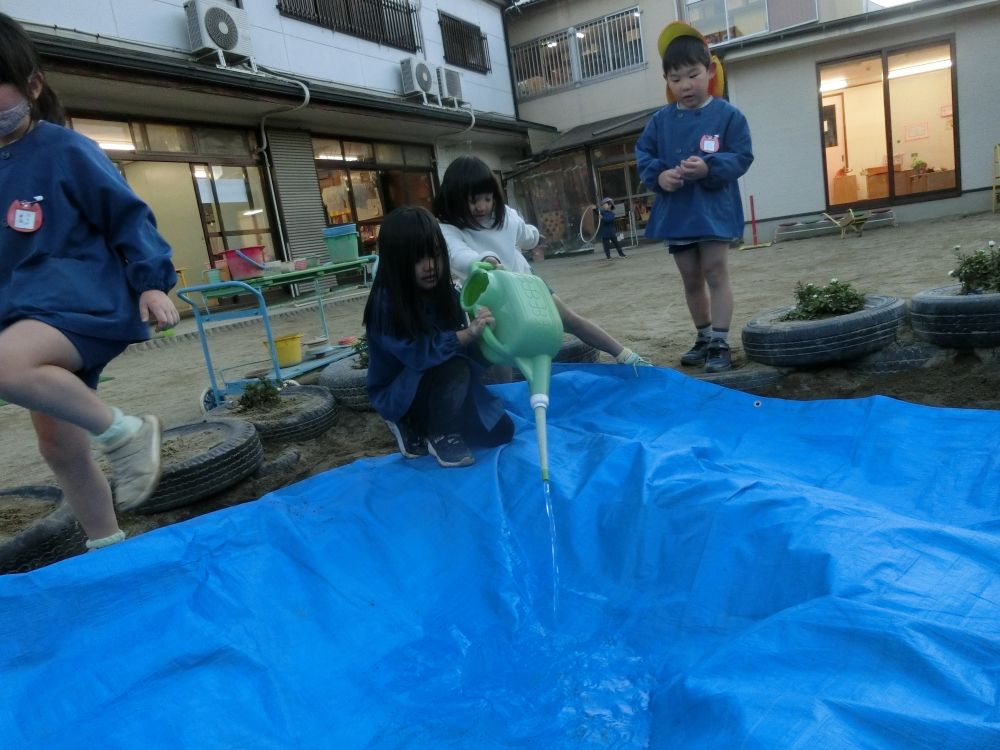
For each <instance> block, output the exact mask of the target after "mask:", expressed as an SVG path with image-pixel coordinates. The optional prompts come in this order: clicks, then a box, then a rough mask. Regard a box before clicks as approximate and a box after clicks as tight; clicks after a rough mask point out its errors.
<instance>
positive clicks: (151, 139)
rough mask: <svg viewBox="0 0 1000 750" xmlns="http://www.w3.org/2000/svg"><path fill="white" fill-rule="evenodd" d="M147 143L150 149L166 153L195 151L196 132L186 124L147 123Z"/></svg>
mask: <svg viewBox="0 0 1000 750" xmlns="http://www.w3.org/2000/svg"><path fill="white" fill-rule="evenodd" d="M145 131H146V145H147V147H148V149H149V150H150V151H159V152H165V153H185V154H190V153H194V133H192V132H191V128H189V127H185V126H184V125H161V124H158V123H152V122H151V123H147V124H146V126H145Z"/></svg>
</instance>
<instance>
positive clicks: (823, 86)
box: [819, 78, 847, 94]
mask: <svg viewBox="0 0 1000 750" xmlns="http://www.w3.org/2000/svg"><path fill="white" fill-rule="evenodd" d="M846 88H847V79H846V78H830V79H828V80H826V81H823V82H822V83H820V85H819V92H820V93H821V94H827V93H829V92H831V91H840V90H841V89H846Z"/></svg>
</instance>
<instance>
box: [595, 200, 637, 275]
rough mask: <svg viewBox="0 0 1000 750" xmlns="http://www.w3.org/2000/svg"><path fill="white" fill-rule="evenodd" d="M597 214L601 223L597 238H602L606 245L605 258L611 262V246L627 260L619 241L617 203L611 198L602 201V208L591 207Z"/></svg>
mask: <svg viewBox="0 0 1000 750" xmlns="http://www.w3.org/2000/svg"><path fill="white" fill-rule="evenodd" d="M591 208H593V209H594V211H595V212H596V213H597V216H598V220H599V221H600V223H599V224H598V225H597V236H598V237H600V238H601V244H602V245H604V257H605V258H607V259H608V260H611V245H612V244H613V245H614V246H615V250H617V251H618V257H619V258H627V257H628V256H627V255H625V252H624V251H623V250H622V244H621V242H619V241H618V229H617V228H616V227H615V202H614V201H613V200H612V199H611V198H605V199H604V200H602V201H601V207H600V208H598V207H597V206H591Z"/></svg>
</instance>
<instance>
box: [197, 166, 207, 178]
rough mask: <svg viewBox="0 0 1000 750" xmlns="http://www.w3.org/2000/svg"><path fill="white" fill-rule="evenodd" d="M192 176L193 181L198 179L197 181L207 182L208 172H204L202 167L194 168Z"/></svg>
mask: <svg viewBox="0 0 1000 750" xmlns="http://www.w3.org/2000/svg"><path fill="white" fill-rule="evenodd" d="M194 176H195V179H198V180H207V179H208V172H206V171H205V169H204V168H203V167H195V168H194Z"/></svg>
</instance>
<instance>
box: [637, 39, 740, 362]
mask: <svg viewBox="0 0 1000 750" xmlns="http://www.w3.org/2000/svg"><path fill="white" fill-rule="evenodd" d="M658 47H659V52H660V56H661V57H662V58H663V77H664V78H665V79H666V81H667V100H668V101H669V102H670V104H668V105H667V106H666V107H664V108H663V109H661V110H659V111H658V112H656V113H655V114H654V115H653V117H652V119H650V121H649V123H648V124H647V125H646V128H645V130H644V131H643V133H642V135H641V136H640V137H639V140H638V141H637V142H636V147H635V154H636V163H637V165H638V167H639V176H640V177H641V179H642V181H643V182H644V183H645V184H646V185H647V186H648V187H649V188H650V189H651V190H653V191H654V192H656V194H657V196H656V201H655V203H654V204H653V209H652V212H651V214H650V218H649V222H648V223H647V224H646V236H647V237H658V238H661V239H664V240H666V243H667V246H668V249H669V251H670V254H671V255H673V257H674V262H675V263H676V264H677V269H678V271H680V274H681V281H682V282H683V284H684V297H685V301H686V302H687V306H688V311H689V312H690V313H691V318H692V319H693V321H694V325H695V328H696V329H697V337H696V339H695V343H694V346H693V347H692V348H691V349H690V350H689V351H687V352H685V353H684V355H683V356H682V357H681V364H684V365H701V364H704V368H705V372H723V371H724V370H729V369H730V368H731V367H732V362H731V356H730V351H729V343H728V341H727V338H728V336H729V325H730V323H731V322H732V318H733V290H732V287H731V286H730V284H729V268H728V265H727V259H726V254H727V251H728V249H729V245H730V243H732V242H736V241H739V240H741V239H742V238H743V202H742V200H741V198H740V190H739V185H738V184H737V179H738V178H739V177H741V176H742V175H743V174H744V173H745V172H746V171H747V169H749V167H750V164H751V162H753V153H752V151H751V146H750V128H749V126H748V125H747V121H746V118H745V117H744V116H743V114H742V113H741V112H740V111H739V110H738V109H737V108H736V107H734V106H733V105H732V104H730V103H729V102H727V101H725V100H724V99H722V98H721V97H722V92H723V88H724V86H723V73H722V63H721V62H720V61H719V60H718V58H716V57H713V56H712V55H711V54H710V53H709V50H708V44H707V43H706V42H705V39H704V37H702V35H701V34H699V33H698V32H697V31H696V30H695V29H693V28H692V27H690V26H688V25H687V24H685V23H681V22H679V21H677V22H674V23H671V24H668V25H667V27H666V28H664V29H663V31H662V32H661V33H660V38H659V44H658Z"/></svg>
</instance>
